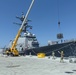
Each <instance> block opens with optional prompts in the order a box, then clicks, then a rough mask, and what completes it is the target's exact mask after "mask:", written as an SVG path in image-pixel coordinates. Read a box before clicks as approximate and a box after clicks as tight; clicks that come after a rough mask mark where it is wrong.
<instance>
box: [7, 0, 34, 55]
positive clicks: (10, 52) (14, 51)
mask: <svg viewBox="0 0 76 75" xmlns="http://www.w3.org/2000/svg"><path fill="white" fill-rule="evenodd" d="M33 3H34V0H32V2H31V4H30V6H29V9H28V11H27V13H26V15H25V18H24V20H23V22H22V24H21V27H20V29H19V31H18V33H17V35H16V37H15V39H14V41H13V44H12V46H11V48H10V49H8V50H6V54H7V55H13V56H18V55H19V52H18V50H17V49H16V44H17V41H18V38H19V37H20V34H21V32H22V29H23V27H24V25H25V24H26V23H27V17H28V15H29V13H30V10H31V8H32V6H33Z"/></svg>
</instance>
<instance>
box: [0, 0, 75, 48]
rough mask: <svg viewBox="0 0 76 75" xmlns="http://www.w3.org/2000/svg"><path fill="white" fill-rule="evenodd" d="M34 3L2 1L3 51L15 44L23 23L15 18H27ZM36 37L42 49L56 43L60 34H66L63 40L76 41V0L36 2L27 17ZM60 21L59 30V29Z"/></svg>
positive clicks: (0, 35) (0, 28) (0, 41)
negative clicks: (51, 42)
mask: <svg viewBox="0 0 76 75" xmlns="http://www.w3.org/2000/svg"><path fill="white" fill-rule="evenodd" d="M30 3H31V0H0V47H4V46H6V45H8V44H9V42H10V40H14V38H15V36H16V34H17V32H18V30H19V28H20V26H17V25H15V24H13V22H18V23H21V22H20V21H19V20H18V19H16V18H15V17H16V16H21V13H22V12H24V14H26V12H27V10H28V8H29V5H30ZM28 19H29V20H31V22H29V25H32V26H33V29H32V30H29V31H30V32H32V33H34V34H35V35H36V37H37V39H38V42H39V44H40V45H41V46H43V45H47V44H48V40H51V41H56V40H58V39H57V34H58V33H63V36H64V38H63V40H67V39H69V40H70V39H76V33H75V32H76V0H35V2H34V5H33V7H32V9H31V11H30V13H29V15H28ZM58 20H60V22H61V24H60V28H59V27H58Z"/></svg>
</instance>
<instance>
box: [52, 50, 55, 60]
mask: <svg viewBox="0 0 76 75" xmlns="http://www.w3.org/2000/svg"><path fill="white" fill-rule="evenodd" d="M52 56H53V58H52V59H55V52H54V51H52Z"/></svg>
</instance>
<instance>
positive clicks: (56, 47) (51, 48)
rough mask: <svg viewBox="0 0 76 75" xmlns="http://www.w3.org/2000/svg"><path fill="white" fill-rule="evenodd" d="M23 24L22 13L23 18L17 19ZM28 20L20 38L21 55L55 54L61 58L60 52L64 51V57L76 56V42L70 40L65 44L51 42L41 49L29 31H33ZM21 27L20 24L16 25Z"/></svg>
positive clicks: (17, 46)
mask: <svg viewBox="0 0 76 75" xmlns="http://www.w3.org/2000/svg"><path fill="white" fill-rule="evenodd" d="M16 18H18V19H19V20H20V21H21V22H23V20H24V14H23V13H22V17H16ZM29 21H30V20H27V22H26V24H25V25H24V27H23V29H22V34H21V35H20V37H19V38H18V41H17V45H16V48H17V50H18V51H19V55H30V54H31V55H37V53H45V54H46V56H51V55H52V52H55V56H58V57H59V56H60V54H59V53H58V52H61V51H63V52H64V56H65V57H68V56H76V41H75V40H69V41H65V42H61V43H58V41H54V42H53V43H52V44H51V43H50V42H49V43H48V44H47V46H42V47H39V42H38V40H37V38H36V35H35V34H32V33H31V32H29V31H28V30H27V29H28V28H30V29H32V26H30V25H28V22H29ZM14 24H18V25H21V24H19V23H14ZM12 43H13V41H12V40H11V41H10V43H9V45H8V46H7V48H11V45H12Z"/></svg>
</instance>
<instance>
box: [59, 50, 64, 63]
mask: <svg viewBox="0 0 76 75" xmlns="http://www.w3.org/2000/svg"><path fill="white" fill-rule="evenodd" d="M58 53H59V54H60V55H61V58H60V62H63V58H64V52H63V51H61V52H59V51H58Z"/></svg>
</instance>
